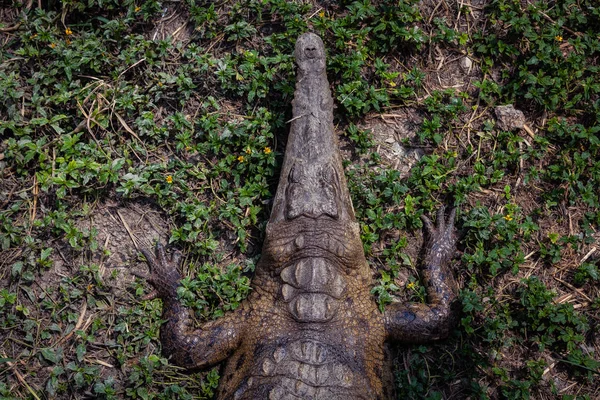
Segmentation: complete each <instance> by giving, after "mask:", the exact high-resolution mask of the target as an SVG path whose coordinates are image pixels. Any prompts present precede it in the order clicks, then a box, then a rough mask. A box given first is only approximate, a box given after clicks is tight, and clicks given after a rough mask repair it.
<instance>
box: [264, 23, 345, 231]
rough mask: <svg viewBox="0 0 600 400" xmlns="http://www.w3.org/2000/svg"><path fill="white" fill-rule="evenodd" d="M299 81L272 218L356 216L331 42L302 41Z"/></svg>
mask: <svg viewBox="0 0 600 400" xmlns="http://www.w3.org/2000/svg"><path fill="white" fill-rule="evenodd" d="M295 57H296V64H297V65H298V69H297V74H298V77H297V83H296V91H295V94H294V101H293V102H292V105H293V118H292V119H291V120H290V123H291V127H290V134H289V136H288V142H287V148H286V151H285V159H284V162H283V167H282V172H281V178H280V181H279V186H278V189H277V194H276V196H275V201H274V205H273V211H272V213H271V219H270V221H269V222H270V223H276V222H281V221H285V220H288V221H289V220H293V219H295V218H299V217H305V218H312V219H317V218H329V219H333V220H340V221H354V210H353V208H352V202H351V200H350V195H349V193H348V188H347V185H346V179H345V177H344V170H343V167H342V161H341V156H340V154H339V150H338V147H339V146H338V143H337V136H336V134H335V132H334V128H333V99H332V97H331V92H330V90H329V82H328V81H327V75H326V70H325V65H326V64H325V47H324V46H323V41H322V40H321V38H319V37H318V36H317V35H315V34H313V33H306V34H304V35H302V36H300V38H298V40H297V42H296V50H295Z"/></svg>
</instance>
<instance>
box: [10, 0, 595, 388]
mask: <svg viewBox="0 0 600 400" xmlns="http://www.w3.org/2000/svg"><path fill="white" fill-rule="evenodd" d="M597 26H600V11H599V10H598V8H597V6H596V5H595V1H593V0H561V1H533V0H522V1H516V0H478V1H476V0H471V1H468V0H467V1H460V2H456V1H452V0H450V1H441V2H438V1H429V0H423V1H415V0H401V1H397V2H386V1H382V2H377V1H368V0H365V1H361V2H329V1H327V2H314V1H313V2H285V1H279V0H266V1H255V0H246V1H235V2H223V3H208V2H206V3H205V2H197V1H194V0H185V1H173V2H170V1H164V2H158V1H132V0H127V1H118V2H117V1H116V0H97V1H81V2H80V1H70V2H57V1H39V2H34V1H27V2H20V1H13V2H10V1H5V2H0V43H2V52H1V53H0V92H2V93H4V95H3V98H2V100H1V102H0V140H1V141H0V178H1V179H0V343H1V346H0V397H2V398H19V399H20V398H31V399H42V398H57V399H79V398H86V397H89V398H107V399H115V398H131V399H137V398H142V399H151V398H156V399H160V398H164V399H166V398H183V399H187V398H211V396H212V393H213V392H214V389H215V387H216V384H217V382H218V372H219V370H218V368H215V369H212V370H210V371H192V372H188V371H182V370H181V369H178V368H176V367H174V366H172V365H170V364H169V362H168V360H166V359H165V358H164V357H163V356H162V355H161V352H160V341H159V339H158V328H159V326H160V308H161V305H160V301H159V300H152V301H148V300H143V299H142V297H143V295H144V294H146V293H148V291H149V288H148V286H147V285H146V284H145V283H144V282H142V281H141V280H139V279H136V278H135V277H134V276H133V274H132V272H143V271H145V269H146V266H145V264H144V263H143V260H142V259H141V258H140V253H139V249H140V248H143V247H146V248H147V247H151V246H152V245H153V244H154V243H156V241H161V242H163V243H167V244H168V246H169V248H171V249H180V250H182V251H183V253H184V255H185V257H184V261H183V265H182V273H183V274H184V276H186V279H185V280H184V282H183V288H182V289H181V293H180V295H181V297H182V298H183V299H184V301H185V302H186V304H187V305H188V306H190V307H192V308H193V309H194V310H195V315H196V317H197V319H198V323H201V322H202V321H205V320H207V319H212V318H218V317H219V316H220V315H222V314H223V313H224V312H227V311H228V310H231V309H233V308H235V307H237V305H239V303H240V302H241V301H242V300H243V299H244V298H245V296H246V295H247V294H248V293H249V290H250V289H249V282H250V279H251V278H252V273H253V270H254V265H255V263H256V261H257V260H258V258H259V257H260V252H261V246H262V240H263V235H264V229H265V224H266V221H267V220H268V215H269V211H270V205H271V200H272V196H273V194H274V193H275V189H276V184H277V181H278V170H279V166H280V165H281V161H282V157H283V152H284V149H285V141H286V135H287V130H288V128H289V124H288V122H287V121H289V120H290V119H291V104H290V102H291V99H292V96H293V89H294V83H295V78H294V76H295V75H294V66H293V59H292V53H293V45H294V41H295V38H296V37H298V36H299V35H300V34H302V33H304V32H306V31H313V32H316V33H317V34H319V35H320V36H321V37H322V38H323V40H324V42H325V45H326V48H327V51H328V57H329V58H328V65H327V73H328V77H329V80H330V83H331V88H332V92H333V95H334V98H335V103H336V109H335V111H334V118H335V124H336V131H337V132H338V133H339V138H340V146H341V150H342V155H343V158H344V159H345V160H346V163H345V168H346V176H347V177H348V182H349V188H350V191H351V195H352V197H353V202H354V206H355V209H356V210H357V217H358V219H359V222H360V223H361V229H362V231H361V232H362V239H363V243H364V247H365V251H366V253H367V257H368V260H369V262H370V265H371V267H372V272H373V277H374V278H375V281H376V282H377V284H376V286H375V287H374V288H373V296H375V298H376V299H377V300H378V302H379V304H380V306H381V308H384V307H385V306H386V304H389V303H390V302H393V301H409V300H410V301H426V298H425V295H424V293H425V292H424V288H423V287H422V286H421V285H420V283H419V280H418V273H417V269H416V266H417V265H418V262H419V253H420V251H421V249H422V234H421V221H420V215H422V214H426V215H432V214H434V213H435V210H436V209H437V208H438V207H439V206H441V205H447V206H457V207H458V208H459V213H458V218H457V226H458V227H459V229H460V235H461V236H460V240H459V249H458V252H457V255H456V257H455V259H454V260H453V270H454V272H455V275H456V276H457V279H458V280H459V282H460V286H461V288H462V290H461V296H460V298H461V302H462V314H461V318H460V323H459V324H458V326H457V327H456V329H455V330H454V331H453V332H452V335H451V337H450V338H449V339H447V340H445V341H442V342H440V343H435V344H432V345H428V346H410V345H402V346H395V347H394V350H393V351H394V357H395V362H394V373H395V377H396V386H397V392H398V397H399V398H409V399H565V400H566V399H591V400H595V399H600V388H599V387H598V385H597V380H598V375H600V338H599V334H598V326H599V325H598V324H599V322H600V299H599V294H600V289H599V285H598V281H599V280H600V273H599V272H598V264H599V262H600V233H599V227H600V194H599V191H598V187H599V186H600V161H598V160H600V128H599V126H600V99H599V93H600V74H598V71H599V69H598V68H599V65H598V59H599V57H600V36H598V30H597ZM507 105H512V106H513V109H514V110H516V111H512V109H511V108H509V112H508V115H506V113H505V112H503V111H502V110H503V108H499V107H502V106H507ZM521 113H522V114H521Z"/></svg>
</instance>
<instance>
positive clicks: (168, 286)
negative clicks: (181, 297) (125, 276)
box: [132, 242, 181, 300]
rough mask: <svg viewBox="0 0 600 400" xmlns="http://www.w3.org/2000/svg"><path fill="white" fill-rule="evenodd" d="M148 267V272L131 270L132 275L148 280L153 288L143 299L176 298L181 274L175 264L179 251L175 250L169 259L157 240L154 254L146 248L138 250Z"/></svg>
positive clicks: (179, 254)
mask: <svg viewBox="0 0 600 400" xmlns="http://www.w3.org/2000/svg"><path fill="white" fill-rule="evenodd" d="M140 251H141V252H142V254H143V255H144V258H145V259H146V263H147V264H148V266H149V267H150V273H149V274H145V273H140V272H132V274H133V275H135V276H137V277H138V278H140V279H144V280H145V281H146V282H148V283H149V284H150V285H152V287H153V288H154V290H153V291H152V292H150V293H149V294H147V295H146V296H144V297H143V300H151V299H154V298H157V297H160V298H161V299H163V300H166V299H176V298H177V287H178V286H179V281H180V280H181V275H180V274H179V271H178V270H177V266H178V265H179V262H180V260H181V253H180V252H179V251H175V252H174V253H173V254H172V255H171V257H170V259H167V254H166V252H165V248H164V246H163V245H162V244H161V243H160V242H159V243H157V244H156V248H155V251H154V254H153V253H152V251H150V250H148V249H141V250H140Z"/></svg>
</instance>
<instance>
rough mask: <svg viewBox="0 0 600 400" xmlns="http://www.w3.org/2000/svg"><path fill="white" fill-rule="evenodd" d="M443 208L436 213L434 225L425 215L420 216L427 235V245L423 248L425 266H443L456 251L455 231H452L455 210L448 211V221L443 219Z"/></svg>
mask: <svg viewBox="0 0 600 400" xmlns="http://www.w3.org/2000/svg"><path fill="white" fill-rule="evenodd" d="M444 211H445V207H443V206H442V207H440V209H439V210H438V212H437V217H436V221H435V225H434V224H433V222H431V220H430V219H429V218H428V217H426V216H425V215H422V216H421V219H422V220H423V224H424V226H425V232H426V234H427V237H428V239H427V245H426V246H425V249H426V250H425V251H426V253H425V259H424V262H425V265H445V264H446V263H447V262H448V261H450V259H451V258H452V256H453V255H454V252H455V250H456V240H457V235H456V229H454V218H455V216H456V208H453V209H452V210H451V211H450V215H449V216H448V220H447V221H446V219H445V214H444Z"/></svg>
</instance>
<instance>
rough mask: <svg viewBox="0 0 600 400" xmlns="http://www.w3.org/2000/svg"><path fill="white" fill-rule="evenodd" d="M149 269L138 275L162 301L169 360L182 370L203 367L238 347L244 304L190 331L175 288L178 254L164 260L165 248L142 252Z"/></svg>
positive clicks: (163, 339) (163, 335)
mask: <svg viewBox="0 0 600 400" xmlns="http://www.w3.org/2000/svg"><path fill="white" fill-rule="evenodd" d="M141 251H142V253H143V254H144V257H145V258H146V261H147V263H148V265H149V266H150V274H149V275H140V274H137V275H138V276H140V277H141V278H144V279H146V281H147V282H148V283H150V284H151V285H152V286H153V287H154V289H155V294H156V295H157V296H158V297H160V298H161V299H162V300H163V313H162V319H163V320H164V321H165V322H164V324H163V325H162V326H161V328H160V339H161V343H162V346H163V353H164V354H165V355H166V356H170V357H171V361H172V362H173V363H174V364H176V365H179V366H181V367H185V368H206V367H210V366H212V365H215V364H217V363H219V362H220V361H222V360H224V359H225V358H227V357H228V356H229V355H230V354H231V353H232V352H233V351H234V350H235V349H236V348H237V347H238V346H239V344H240V341H241V338H242V336H243V332H244V331H245V327H246V320H247V312H246V311H245V308H246V307H245V304H243V305H241V306H240V307H238V309H237V310H236V311H234V312H231V313H228V314H227V315H226V316H224V317H223V318H219V319H218V320H215V321H210V322H208V323H206V324H204V325H202V327H201V328H200V329H195V330H194V329H192V328H191V323H192V319H191V316H190V312H189V310H188V309H187V308H186V307H184V306H183V305H182V304H181V303H180V301H179V299H178V298H177V287H178V286H179V284H180V283H179V281H180V280H181V275H180V274H179V272H178V270H177V265H178V264H179V259H180V256H179V253H175V254H173V256H172V257H171V259H170V260H168V259H167V256H166V254H165V249H164V247H163V246H162V245H161V244H160V243H159V244H157V245H156V251H155V254H152V252H150V251H148V250H146V249H142V250H141Z"/></svg>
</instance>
